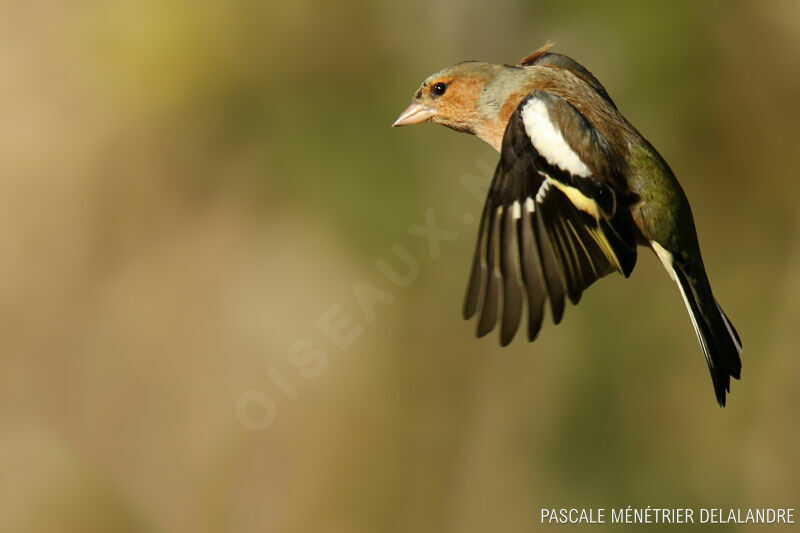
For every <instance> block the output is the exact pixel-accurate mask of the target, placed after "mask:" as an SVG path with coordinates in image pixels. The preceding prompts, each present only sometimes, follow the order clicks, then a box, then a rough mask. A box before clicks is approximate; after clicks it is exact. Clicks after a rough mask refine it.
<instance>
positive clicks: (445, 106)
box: [392, 61, 527, 150]
mask: <svg viewBox="0 0 800 533" xmlns="http://www.w3.org/2000/svg"><path fill="white" fill-rule="evenodd" d="M524 76H525V74H524V71H523V69H521V68H520V67H510V66H508V65H494V64H491V63H482V62H479V61H465V62H463V63H459V64H457V65H454V66H452V67H447V68H445V69H443V70H440V71H439V72H437V73H436V74H433V75H432V76H429V77H428V78H427V79H426V80H425V81H423V82H422V86H421V87H420V88H419V89H418V90H417V92H416V94H415V95H414V98H413V99H412V100H411V105H410V106H408V108H407V109H406V110H405V111H403V113H402V114H401V115H400V116H399V117H398V118H397V120H396V121H395V122H394V124H392V126H408V125H411V124H420V123H422V122H428V121H431V122H435V123H437V124H441V125H443V126H447V127H448V128H452V129H454V130H456V131H461V132H465V133H472V134H475V135H477V136H478V137H480V138H481V139H483V140H484V141H486V142H487V143H489V144H490V145H491V146H493V147H494V148H495V149H496V150H500V145H501V143H502V138H503V132H504V131H505V126H506V124H507V123H508V118H509V117H510V115H511V112H512V111H513V110H514V108H515V107H516V104H517V103H519V101H520V100H521V99H522V97H523V96H524V95H525V93H526V92H527V90H526V89H525V78H524Z"/></svg>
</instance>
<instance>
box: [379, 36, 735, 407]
mask: <svg viewBox="0 0 800 533" xmlns="http://www.w3.org/2000/svg"><path fill="white" fill-rule="evenodd" d="M550 48H551V44H550V43H548V44H546V45H545V46H544V47H542V48H540V49H538V50H535V51H534V52H532V53H530V54H529V55H528V56H526V57H525V58H524V59H523V60H522V61H520V63H519V64H518V65H513V66H512V65H495V64H490V63H483V62H478V61H466V62H463V63H459V64H457V65H454V66H451V67H447V68H445V69H443V70H441V71H439V72H437V73H436V74H433V75H432V76H430V77H428V78H427V79H426V80H425V81H424V82H423V83H422V86H421V87H420V88H419V90H417V92H416V94H415V95H414V98H413V100H412V103H411V105H410V106H409V107H408V108H407V109H406V110H405V111H403V113H402V114H401V115H400V117H399V118H398V119H397V120H396V121H395V122H394V124H393V126H405V125H410V124H419V123H421V122H427V121H431V122H435V123H437V124H442V125H443V126H447V127H449V128H452V129H454V130H456V131H461V132H465V133H471V134H474V135H477V136H478V137H480V138H481V139H483V140H484V141H486V142H487V143H489V144H490V145H491V146H493V147H494V148H495V149H496V150H497V151H499V152H500V161H499V162H498V164H497V168H496V170H495V173H494V178H493V179H492V183H491V187H490V189H489V192H488V194H487V197H486V203H485V205H484V209H483V215H482V217H481V223H480V229H479V231H478V242H477V246H476V251H475V256H474V260H473V263H472V269H471V273H470V276H469V282H468V285H467V292H466V298H465V301H464V308H463V314H464V318H465V319H469V318H471V317H472V316H474V315H475V314H476V313H477V314H478V315H479V317H478V324H477V336H478V337H481V336H483V335H486V334H487V333H488V332H490V331H491V330H493V329H494V328H495V325H497V324H498V323H499V325H500V343H501V345H503V346H505V345H506V344H508V343H509V342H511V340H512V338H513V337H514V334H515V333H516V331H517V329H518V327H519V324H520V321H521V315H522V308H523V305H524V304H525V303H527V310H528V324H527V326H528V328H527V329H528V339H529V340H530V341H533V340H534V339H535V338H536V336H537V335H538V333H539V329H540V327H541V324H542V317H543V313H544V307H545V302H546V301H549V302H550V304H549V307H550V310H551V313H552V317H553V322H555V323H556V324H558V323H559V322H560V321H561V318H562V316H563V314H564V300H565V296H566V297H567V298H569V300H570V301H571V302H572V303H573V304H577V303H578V301H579V300H580V298H581V294H582V292H583V291H584V290H585V289H586V288H587V287H588V286H589V285H591V284H592V283H594V281H596V280H597V279H599V278H601V277H603V276H605V275H607V274H610V273H612V272H615V271H616V272H620V273H622V274H623V275H624V276H625V277H628V276H629V275H630V274H631V271H632V270H633V267H634V265H635V264H636V257H637V256H636V247H637V245H641V246H645V247H648V248H650V249H651V250H653V251H654V252H655V254H656V256H657V257H658V258H659V259H660V260H661V263H662V264H663V265H664V268H666V270H667V272H668V273H669V275H670V277H671V278H672V279H673V280H674V281H675V282H676V283H677V285H678V289H679V290H680V293H681V296H682V297H683V300H684V302H685V304H686V307H687V309H688V311H689V316H690V318H691V320H692V325H693V326H694V329H695V332H696V333H697V338H698V340H699V341H700V345H701V347H702V349H703V353H704V354H705V358H706V362H707V363H708V368H709V370H710V371H711V379H712V382H713V384H714V391H715V393H716V397H717V401H718V402H719V404H720V405H721V406H724V405H725V393H726V391H730V377H731V376H732V377H734V378H736V379H739V376H740V372H741V367H742V364H741V360H740V354H741V350H742V343H741V340H740V339H739V335H738V334H737V332H736V329H735V328H734V327H733V324H732V323H731V321H730V320H729V319H728V317H727V316H726V315H725V313H724V312H723V311H722V308H721V307H720V305H719V304H718V303H717V301H716V299H715V298H714V295H713V294H712V292H711V286H710V284H709V281H708V277H707V276H706V272H705V267H704V266H703V259H702V257H701V254H700V247H699V244H698V241H697V235H696V232H695V227H694V221H693V219H692V211H691V209H690V207H689V202H688V200H687V199H686V195H685V193H684V192H683V189H682V188H681V186H680V184H679V183H678V181H677V179H676V178H675V175H674V174H673V173H672V170H670V168H669V165H667V163H666V161H664V159H663V158H662V157H661V156H660V155H659V153H658V152H657V151H656V150H655V148H653V146H652V145H651V144H650V143H649V142H648V141H647V140H646V139H645V138H644V137H643V136H642V135H641V134H640V133H639V132H638V131H637V130H636V128H634V127H633V126H632V125H631V123H630V122H628V121H627V120H626V119H625V117H623V116H622V114H621V113H620V112H619V110H618V109H617V106H616V104H615V103H614V101H613V100H612V99H611V97H610V96H609V95H608V93H607V92H606V90H605V88H604V87H603V86H602V85H601V84H600V82H599V81H597V78H595V77H594V76H593V75H592V74H591V73H590V72H589V71H588V70H587V69H586V68H584V67H583V66H582V65H580V64H578V63H577V62H576V61H574V60H573V59H571V58H569V57H567V56H564V55H561V54H558V53H554V52H551V51H550Z"/></svg>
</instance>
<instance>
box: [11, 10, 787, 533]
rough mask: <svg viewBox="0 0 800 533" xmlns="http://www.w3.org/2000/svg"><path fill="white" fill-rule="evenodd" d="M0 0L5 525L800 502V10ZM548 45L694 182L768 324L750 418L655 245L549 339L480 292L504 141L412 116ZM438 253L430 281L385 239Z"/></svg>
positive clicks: (751, 369)
mask: <svg viewBox="0 0 800 533" xmlns="http://www.w3.org/2000/svg"><path fill="white" fill-rule="evenodd" d="M0 5H2V8H1V9H2V11H1V12H0V64H2V65H3V74H2V76H0V95H2V98H0V117H2V120H0V160H2V162H3V163H2V165H1V166H0V168H2V171H0V249H2V250H3V261H2V262H0V294H1V295H2V297H0V530H2V531H9V532H15V531H41V532H51V531H76V532H77V531H81V532H86V531H137V532H138V531H192V532H218V531H220V532H222V531H234V532H256V531H259V532H261V531H270V532H314V533H351V532H352V533H361V532H370V533H371V532H385V531H386V532H389V531H391V532H394V531H398V532H401V531H402V532H405V531H414V532H467V533H469V532H485V531H487V530H490V529H491V530H492V531H504V532H523V531H532V530H535V529H538V528H540V527H542V526H540V524H539V514H540V510H541V509H542V508H547V507H579V508H589V507H603V508H606V509H611V508H619V507H625V506H628V505H632V506H634V507H637V506H638V507H645V506H647V505H650V506H654V507H694V508H698V507H724V508H729V507H763V506H766V507H798V498H800V477H798V476H797V472H798V471H799V470H800V426H798V424H797V409H798V407H800V388H798V386H797V383H798V379H799V378H800V358H799V357H798V356H799V355H800V354H799V353H798V341H797V337H796V329H797V324H798V319H800V277H798V273H800V213H799V212H798V208H797V202H798V193H800V185H798V181H797V180H798V171H800V164H799V163H798V153H797V152H798V141H800V135H799V134H798V129H797V124H798V123H800V111H799V110H800V108H799V107H798V105H797V102H798V96H800V71H798V69H797V68H796V67H797V61H798V57H800V31H798V30H799V29H800V28H798V21H800V3H797V2H794V1H792V0H787V1H774V2H758V1H755V0H753V1H745V2H735V3H734V2H723V1H709V2H693V1H690V0H685V1H676V2H670V3H659V4H654V3H643V2H634V1H630V2H602V3H594V2H593V3H576V2H557V3H556V2H524V1H518V0H500V1H494V2H482V1H477V0H469V1H466V2H463V1H462V2H455V1H453V0H441V1H438V2H423V1H420V0H408V1H406V2H379V3H373V2H363V1H351V0H343V1H340V2H323V1H321V0H298V1H296V2H291V3H289V2H286V3H278V2H266V3H259V2H247V1H230V2H213V1H203V0H200V1H198V0H192V1H189V0H169V1H162V2H131V1H122V0H104V1H95V0H79V1H76V2H70V3H62V2H22V1H16V0H5V1H3V2H2V4H0ZM547 39H552V40H554V41H555V42H556V43H557V45H556V50H557V51H559V52H563V53H566V54H569V55H571V56H573V57H575V58H576V59H578V60H579V61H580V62H582V63H584V64H585V65H587V67H588V68H589V69H590V70H591V71H592V72H594V73H595V74H596V75H597V77H598V78H599V79H600V80H601V81H602V82H603V83H604V84H605V86H606V87H607V89H608V90H609V92H610V94H611V95H612V97H613V98H614V99H615V101H616V103H617V104H618V106H619V107H620V109H621V110H622V111H623V113H625V115H626V116H627V117H628V118H629V119H630V120H631V121H632V122H633V123H634V124H635V125H636V126H637V127H638V128H639V129H640V130H641V131H642V132H643V133H644V135H645V136H646V137H647V138H648V139H649V140H650V141H651V142H653V144H654V145H655V146H656V147H657V148H658V149H659V151H660V152H661V153H662V155H664V157H665V158H666V159H667V160H668V161H669V162H670V165H671V166H672V168H673V169H674V171H675V172H676V174H677V175H678V176H679V178H680V180H681V182H682V184H683V186H684V188H685V189H686V191H687V194H688V195H689V197H690V198H691V201H692V206H693V208H694V213H695V218H696V222H697V226H698V231H699V235H700V240H701V245H702V247H703V250H704V255H705V261H706V266H707V268H708V271H709V275H710V277H711V280H712V283H713V284H714V289H715V292H716V294H717V297H718V299H719V300H720V301H721V302H722V304H723V305H724V307H725V309H726V311H727V313H728V314H729V315H730V316H731V317H732V319H733V322H734V323H735V324H736V327H737V328H738V330H739V332H740V333H741V336H742V338H743V341H744V347H745V349H744V354H743V361H744V370H743V374H742V376H743V380H742V381H741V382H734V383H733V384H732V393H731V395H730V396H729V405H728V407H727V408H725V409H724V410H721V409H719V407H718V406H717V404H716V402H715V400H714V395H713V389H712V386H711V381H710V378H709V375H708V371H707V369H706V364H705V362H704V360H703V357H702V354H701V351H700V348H699V346H698V344H697V340H696V338H695V334H694V332H693V331H692V327H691V325H690V322H689V319H688V317H687V315H686V311H685V308H684V305H683V303H682V302H681V299H680V296H679V293H678V290H677V289H676V287H675V286H674V284H673V283H672V282H671V281H670V279H669V278H668V277H667V276H666V275H665V273H664V272H663V270H662V268H661V267H660V265H659V263H658V261H657V260H656V258H655V257H654V256H653V255H652V254H650V253H648V252H646V251H644V250H641V253H640V260H639V264H638V266H637V268H636V271H635V272H634V274H633V276H632V277H631V279H629V280H624V279H622V277H620V276H611V277H609V278H607V279H604V280H602V281H601V282H599V283H597V284H596V285H595V286H593V287H592V288H591V289H590V290H589V291H588V292H587V294H586V295H585V296H584V299H583V301H582V302H581V304H580V306H579V307H570V308H568V310H567V313H566V317H565V320H564V322H563V323H562V324H561V325H559V326H558V327H554V326H553V325H552V324H551V323H550V321H549V319H548V321H547V324H546V325H545V327H544V329H543V331H542V333H541V335H540V337H539V339H538V340H537V341H536V342H535V343H534V344H528V343H527V342H525V341H524V340H523V339H521V338H518V339H517V340H516V341H515V342H514V343H513V344H512V345H511V346H510V347H508V348H505V349H501V348H500V347H499V345H498V341H497V337H496V334H495V335H491V336H489V337H487V338H484V339H481V340H477V339H475V338H474V337H473V331H474V327H475V324H474V323H467V322H464V321H463V320H462V319H461V318H460V307H461V301H462V297H463V290H464V288H465V283H466V278H467V274H468V267H469V264H470V259H471V255H472V249H473V244H474V239H475V233H476V227H475V223H474V222H472V223H470V215H472V218H475V217H477V215H478V214H479V212H480V207H481V202H480V201H478V200H477V199H476V198H475V197H474V196H473V195H472V194H471V193H470V191H469V189H468V188H467V187H465V186H464V182H465V181H466V182H468V183H472V182H475V181H476V180H477V182H480V181H481V180H486V179H488V176H489V175H490V174H491V172H492V169H493V167H494V164H495V162H496V159H497V156H496V154H495V153H493V151H492V150H491V148H489V147H488V146H485V145H484V144H483V143H481V142H480V141H479V140H478V139H476V138H473V137H468V136H466V135H457V134H455V133H454V132H452V131H449V130H446V129H444V128H441V127H434V126H432V125H424V126H419V127H416V128H403V129H399V130H398V129H394V130H393V129H391V128H389V125H390V124H391V122H392V121H393V120H394V119H395V118H396V116H397V115H398V114H399V112H400V111H401V110H403V109H404V108H405V106H406V105H407V104H408V103H409V101H410V98H411V96H412V94H413V93H414V91H415V90H416V89H417V87H418V85H419V83H420V82H421V80H423V79H424V78H425V77H427V76H428V75H429V74H431V73H432V72H435V71H437V70H438V69H440V68H441V67H443V66H445V65H448V64H452V63H455V62H458V61H461V60H465V59H481V60H488V61H492V62H506V63H514V62H516V61H518V60H519V59H520V58H521V57H523V56H525V55H526V54H527V53H528V52H530V51H531V50H532V49H534V48H537V47H538V46H540V45H541V44H542V43H544V42H545V40H547ZM429 210H430V213H432V214H433V215H434V216H435V220H436V226H437V227H439V228H441V229H445V230H448V231H450V232H455V233H451V234H449V238H450V239H451V240H446V241H441V242H440V245H441V246H440V250H439V253H438V257H435V258H432V256H431V250H430V249H429V247H428V242H427V240H426V239H425V238H422V237H420V236H419V235H416V234H414V233H413V226H424V225H425V215H426V213H427V212H429ZM410 228H411V229H412V233H409V229H410ZM398 250H400V252H399V254H400V255H398ZM433 251H434V252H436V250H433ZM409 255H410V256H411V257H412V258H413V259H412V260H411V261H412V263H413V264H414V266H415V267H416V268H415V269H412V271H411V273H410V274H409V276H408V278H409V279H408V280H407V281H410V282H409V283H408V284H407V286H402V287H400V286H397V285H396V284H394V283H392V282H391V281H390V280H389V279H388V278H387V276H386V275H385V274H384V273H382V271H381V269H380V268H379V267H378V265H377V263H378V262H379V261H380V260H384V261H385V264H384V263H381V264H384V270H385V269H386V266H385V265H389V266H390V267H392V268H394V269H395V270H397V272H398V273H401V274H402V273H404V272H407V266H405V263H406V262H408V257H407V256H409ZM434 255H437V254H435V253H434ZM403 257H405V260H404V259H403ZM354 284H355V287H356V288H355V290H354ZM359 296H360V297H361V300H359ZM365 304H366V312H365V310H364V309H363V308H362V307H364V305H365ZM319 323H322V324H323V326H322V327H320V325H319ZM324 324H328V326H325V325H324ZM331 324H333V326H331ZM326 327H327V328H328V329H330V328H333V329H338V330H341V331H342V332H343V334H346V335H345V337H346V338H344V339H342V338H339V339H335V338H332V336H331V335H330V334H329V333H326V332H325V328H326ZM334 337H335V335H334ZM609 512H610V511H609ZM596 529H598V530H603V529H608V530H613V529H615V528H614V526H611V525H608V526H606V528H603V527H602V526H598V527H597V528H596ZM719 529H720V530H726V529H736V528H735V527H731V528H726V527H724V526H723V527H719Z"/></svg>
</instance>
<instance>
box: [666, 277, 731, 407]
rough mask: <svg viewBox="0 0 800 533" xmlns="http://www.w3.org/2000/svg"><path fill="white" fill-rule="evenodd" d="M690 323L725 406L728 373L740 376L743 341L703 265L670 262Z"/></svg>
mask: <svg viewBox="0 0 800 533" xmlns="http://www.w3.org/2000/svg"><path fill="white" fill-rule="evenodd" d="M672 266H673V270H674V272H675V277H676V281H677V282H678V287H679V288H680V290H681V295H682V296H683V300H684V302H686V308H687V309H688V310H689V316H690V318H691V319H692V325H693V326H694V329H695V331H696V332H697V338H698V340H699V341H700V346H702V348H703V353H704V354H705V356H706V362H707V363H708V369H709V370H710V371H711V381H713V382H714V392H715V393H716V394H717V401H718V402H719V404H720V406H722V407H725V393H726V392H730V390H731V379H730V378H731V376H732V377H734V378H736V379H739V376H740V375H741V371H742V361H741V359H740V354H741V353H742V341H741V340H740V339H739V334H738V333H736V328H734V327H733V324H732V323H731V321H730V320H729V319H728V317H727V315H726V314H725V312H724V311H723V310H722V307H720V305H719V304H718V303H717V300H716V299H714V295H713V294H712V293H711V285H710V284H709V282H708V278H707V277H706V273H705V271H704V269H703V267H702V266H700V267H699V268H695V269H692V268H690V267H686V266H681V265H679V264H673V265H672Z"/></svg>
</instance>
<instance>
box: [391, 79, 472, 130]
mask: <svg viewBox="0 0 800 533" xmlns="http://www.w3.org/2000/svg"><path fill="white" fill-rule="evenodd" d="M485 85H486V79H485V78H484V77H481V76H476V75H461V74H457V73H448V72H446V71H445V72H441V73H438V74H434V75H433V76H431V77H430V78H428V79H427V80H425V81H424V82H423V83H422V86H421V87H420V88H419V90H418V91H417V92H416V94H415V95H414V98H413V100H412V102H411V105H410V106H409V107H408V109H406V110H405V111H404V112H403V113H402V114H401V115H400V117H399V118H398V119H397V121H395V123H394V124H393V125H394V126H406V125H410V124H419V123H421V122H426V121H428V120H430V121H433V122H436V123H438V124H442V125H444V126H448V127H450V128H453V129H455V130H458V131H464V132H470V133H472V132H474V129H475V122H476V120H477V119H478V100H479V98H480V95H481V91H482V90H483V88H484V86H485Z"/></svg>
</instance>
